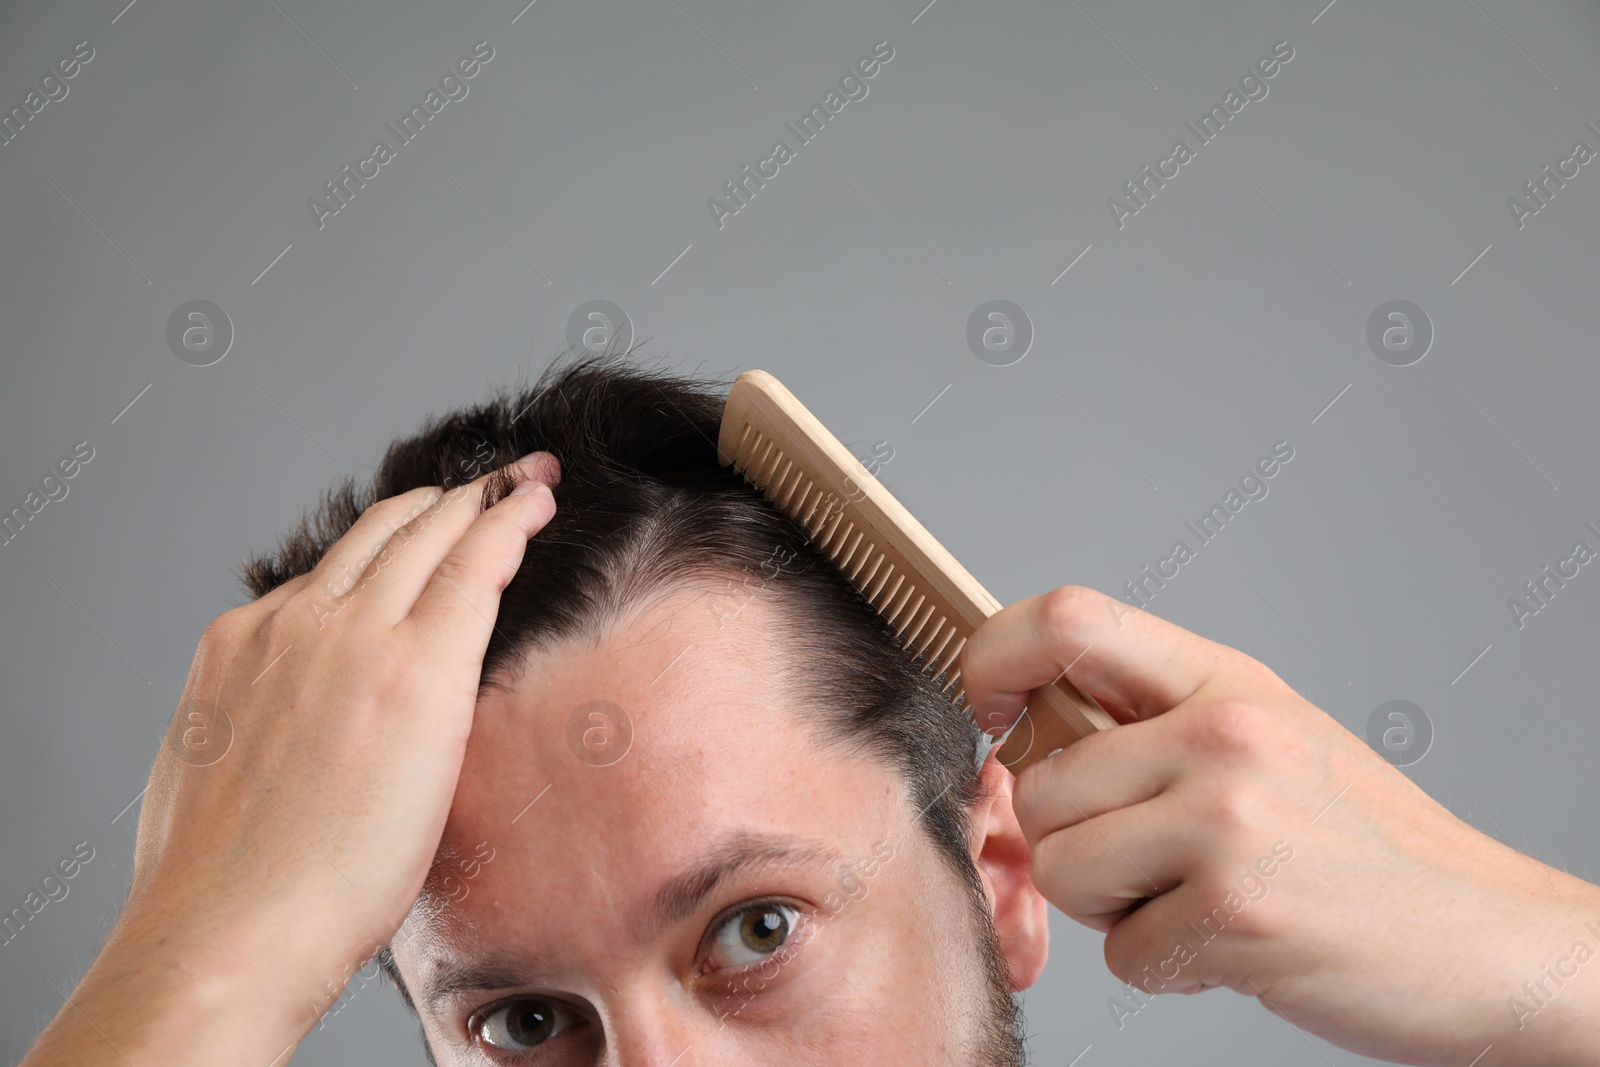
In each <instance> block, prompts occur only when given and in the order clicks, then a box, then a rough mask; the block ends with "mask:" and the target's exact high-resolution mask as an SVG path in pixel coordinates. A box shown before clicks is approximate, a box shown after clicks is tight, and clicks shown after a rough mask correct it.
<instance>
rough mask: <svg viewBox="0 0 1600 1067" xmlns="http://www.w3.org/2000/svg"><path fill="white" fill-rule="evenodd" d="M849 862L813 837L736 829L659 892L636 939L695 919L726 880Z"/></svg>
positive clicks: (648, 936) (653, 935) (639, 922)
mask: <svg viewBox="0 0 1600 1067" xmlns="http://www.w3.org/2000/svg"><path fill="white" fill-rule="evenodd" d="M847 863H848V861H847V860H846V859H845V857H844V855H843V853H841V852H840V851H839V850H838V849H836V848H834V847H832V846H830V845H827V844H824V843H823V842H821V841H816V840H814V839H811V838H804V837H792V836H789V835H784V834H769V833H758V832H755V831H751V830H740V831H735V832H734V833H732V834H729V835H728V836H726V837H724V838H723V839H722V840H721V841H718V842H715V843H713V844H712V845H711V847H710V848H708V849H707V850H706V852H705V853H704V854H703V855H702V857H701V858H700V859H699V860H698V861H696V862H695V863H694V864H693V866H691V867H689V868H688V869H686V870H685V871H684V872H683V873H681V874H678V875H675V876H674V877H672V878H671V879H670V880H668V881H667V883H666V884H665V885H663V886H662V887H661V888H660V889H658V890H657V891H656V894H655V899H654V900H653V901H652V902H651V905H650V907H649V909H648V910H646V912H645V913H644V914H643V915H641V916H640V918H639V921H638V922H637V923H636V924H635V928H636V936H638V937H639V939H640V940H642V941H648V940H651V939H652V938H654V937H656V936H658V935H659V933H660V932H661V930H663V929H664V928H666V927H668V926H670V925H672V924H673V923H676V922H681V921H683V920H684V919H686V918H688V917H689V916H690V915H693V914H694V913H695V912H696V911H697V910H699V908H700V906H701V905H702V904H703V903H704V902H705V900H706V898H707V897H709V896H710V895H711V894H712V893H714V892H716V891H717V889H718V888H719V887H720V886H721V885H722V884H723V883H724V882H727V881H729V880H730V879H733V878H748V877H749V876H750V874H751V872H753V871H756V870H760V869H761V868H764V867H809V866H820V865H827V866H830V867H837V868H841V869H842V868H844V867H845V866H846V865H847Z"/></svg>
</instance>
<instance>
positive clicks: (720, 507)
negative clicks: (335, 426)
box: [243, 354, 993, 1010]
mask: <svg viewBox="0 0 1600 1067" xmlns="http://www.w3.org/2000/svg"><path fill="white" fill-rule="evenodd" d="M726 393H727V386H726V384H724V383H720V382H715V381H705V380H694V379H688V378H683V377H680V376H676V375H673V374H670V373H666V372H662V371H659V370H647V369H645V368H643V367H641V366H640V365H638V364H637V363H635V362H632V361H631V360H630V359H629V358H628V357H627V356H619V355H614V354H606V355H601V356H597V357H581V358H577V359H571V360H565V361H560V360H558V361H557V362H556V363H555V364H554V365H552V366H551V367H550V369H548V370H547V371H546V372H545V373H544V374H543V375H541V376H540V378H539V379H538V380H537V381H536V382H534V383H533V384H532V385H529V386H524V387H522V388H519V389H507V390H500V391H498V392H496V393H495V394H494V395H493V396H491V398H490V399H489V400H488V401H487V402H485V403H482V404H479V405H477V406H474V407H470V408H466V409H463V410H459V411H455V412H451V413H449V414H447V415H445V416H444V417H442V418H435V419H432V420H430V421H429V422H428V423H427V424H426V425H425V426H424V427H423V429H422V431H421V432H420V433H418V434H416V435H415V436H412V437H405V438H401V439H400V440H397V441H395V442H394V443H393V444H392V445H390V446H389V449H388V451H387V453H386V454H385V455H384V457H383V461H382V462H381V463H380V464H379V466H378V470H377V473H376V475H375V477H374V478H373V479H372V481H371V482H370V484H368V485H367V486H366V487H364V488H357V486H356V485H355V483H354V482H352V481H349V480H347V481H346V482H345V483H344V484H343V485H340V486H339V487H337V488H336V489H334V490H332V491H330V492H328V493H326V494H325V495H324V496H323V499H322V500H321V502H320V503H319V505H318V506H317V507H315V508H314V509H313V510H312V511H311V512H309V513H308V514H307V515H306V516H305V517H304V518H303V520H302V521H301V522H300V524H299V525H298V526H297V527H296V528H294V529H293V530H292V531H291V532H290V533H289V534H288V535H287V536H285V537H284V538H283V539H282V541H281V542H280V543H279V545H278V547H277V549H276V550H275V551H272V552H270V553H265V554H255V555H252V556H251V557H250V559H249V560H248V561H247V562H246V564H245V566H244V568H243V579H244V582H245V585H246V586H247V587H248V589H249V590H250V592H251V593H252V594H253V595H254V596H257V597H259V596H262V595H263V594H265V593H266V592H268V591H269V590H271V589H273V588H274V587H276V586H278V585H280V584H281V583H283V582H285V581H288V580H289V579H290V578H293V577H295V576H297V575H300V574H304V573H306V572H308V571H310V570H312V569H313V568H314V567H315V566H316V565H317V562H318V561H319V560H320V559H321V558H322V556H323V554H324V553H325V552H326V551H327V550H328V549H329V548H330V547H331V546H332V545H333V543H334V542H335V541H337V540H338V539H339V538H340V537H341V536H343V534H344V533H345V532H346V531H347V530H349V529H350V527H351V525H352V524H353V523H354V522H355V521H356V518H357V517H358V516H359V515H360V514H361V512H362V511H363V510H364V509H365V508H366V507H367V506H368V505H370V504H372V503H373V502H375V501H378V500H382V499H385V498H388V497H392V496H397V495H399V494H401V493H404V492H407V491H408V490H411V489H416V488H418V487H421V486H434V485H437V486H445V487H450V486H453V485H459V484H462V483H464V482H466V481H469V480H471V478H473V477H476V476H477V475H479V474H482V473H486V472H487V471H488V470H490V469H492V468H495V467H499V466H501V465H504V464H507V463H511V462H514V461H515V460H517V459H519V458H520V457H522V456H524V455H526V454H528V453H530V452H536V451H545V452H550V453H552V454H554V455H555V457H556V458H557V459H558V460H559V461H560V463H561V480H560V484H559V485H557V486H555V487H554V490H553V492H554V495H555V500H556V511H555V516H554V518H552V519H551V520H550V522H549V524H548V525H546V526H545V527H544V528H543V529H542V530H540V531H539V532H538V533H537V534H535V535H534V536H533V538H532V539H531V540H530V541H529V542H528V547H527V554H526V555H525V556H524V557H523V561H522V565H521V568H520V569H519V570H518V572H517V574H516V576H515V577H514V578H513V579H512V580H511V583H510V584H509V585H508V586H507V588H506V590H505V592H504V594H503V595H502V597H501V600H500V612H499V618H498V620H497V622H496V626H495V630H494V635H493V637H492V638H491V639H490V642H489V647H488V652H487V654H486V656H485V659H484V667H483V676H482V683H483V685H484V686H486V687H487V686H491V685H494V684H495V679H496V677H497V676H498V677H502V678H503V677H507V676H511V677H514V676H515V675H516V674H517V673H518V664H519V661H520V659H521V657H523V656H524V655H526V653H527V652H528V651H530V650H532V649H535V648H543V647H548V646H549V645H550V644H552V643H554V642H556V641H559V640H561V639H564V638H572V637H577V636H581V635H586V634H592V633H595V632H597V631H599V630H601V629H602V628H604V627H605V626H607V625H608V624H610V623H612V622H615V621H617V620H618V619H620V618H622V617H623V616H624V615H625V614H626V613H628V612H631V611H632V610H634V609H637V608H639V607H642V606H645V605H647V604H648V603H650V602H651V601H652V599H653V598H656V597H660V596H661V595H663V594H665V593H668V592H671V591H673V590H675V589H679V588H682V587H683V586H684V585H685V583H688V582H690V581H692V580H694V579H701V578H704V579H711V580H713V581H716V580H721V579H723V578H726V577H734V578H738V577H740V576H741V575H749V576H752V578H754V576H756V575H759V578H754V580H755V581H756V583H757V584H758V585H759V586H760V587H761V588H762V591H763V592H762V595H763V596H767V595H768V594H769V593H770V601H771V603H773V604H774V606H775V616H776V618H777V620H778V623H777V624H778V626H779V627H780V628H781V631H780V632H781V636H782V637H783V638H784V640H785V643H786V647H787V649H788V654H787V655H786V656H785V657H784V659H785V661H786V662H784V663H782V664H780V665H779V667H778V672H779V674H780V675H781V677H780V681H781V682H783V683H784V684H785V685H786V686H787V687H789V689H790V691H791V692H793V693H795V694H796V695H797V696H798V697H799V698H800V700H801V706H802V707H803V708H805V709H806V712H807V713H808V714H810V715H811V716H813V725H814V726H815V727H816V728H817V731H818V732H819V734H820V736H821V737H823V738H826V739H829V740H830V741H836V742H837V743H838V744H839V745H840V746H841V747H842V748H844V749H847V750H850V751H856V752H865V753H867V754H869V755H871V756H872V757H874V758H877V759H879V760H881V761H882V762H883V763H884V764H886V765H888V766H890V767H892V768H894V769H895V770H896V771H898V772H899V774H900V775H901V776H902V778H903V779H904V781H905V783H906V786H907V791H908V794H909V796H908V800H909V802H910V803H911V805H912V806H913V810H915V811H917V812H919V813H920V814H919V816H918V818H919V820H920V822H921V824H922V826H923V828H924V829H925V831H926V832H927V833H928V835H929V837H930V838H931V840H932V842H933V844H934V845H935V846H936V849H937V850H938V852H939V853H940V854H942V856H943V857H944V858H945V860H946V861H947V862H948V863H949V865H950V867H951V869H952V870H953V871H954V872H955V874H956V875H957V876H958V878H960V880H961V881H962V882H964V883H965V885H966V887H967V888H968V889H969V890H971V891H973V892H975V893H976V894H977V900H979V901H982V899H983V891H982V883H981V880H980V879H979V877H978V874H977V871H976V868H975V867H974V865H973V863H972V860H971V857H970V855H969V852H968V832H969V823H968V819H967V809H968V808H969V807H970V806H971V805H973V804H974V803H976V802H977V800H978V799H979V797H980V796H981V795H982V792H983V788H982V784H981V781H980V778H979V775H978V772H977V768H976V764H975V757H976V752H977V745H978V743H979V740H980V734H979V731H978V729H977V727H976V726H975V725H974V724H973V723H972V722H971V720H970V719H969V718H968V717H967V716H966V715H964V714H962V713H961V712H960V711H958V710H957V709H956V708H955V707H953V706H952V705H951V703H950V701H949V699H948V698H947V697H945V696H943V695H941V693H940V692H939V684H940V683H939V680H936V679H931V678H929V677H927V676H925V675H924V674H923V673H922V672H921V671H920V670H919V669H918V667H917V665H915V664H914V663H912V662H911V660H910V658H909V657H908V656H907V654H906V653H904V652H903V651H901V649H900V648H899V646H898V644H897V643H896V641H895V639H894V635H893V632H892V631H891V630H890V628H889V627H888V625H887V624H886V622H885V621H884V620H883V618H881V617H880V616H879V615H878V613H877V612H876V611H875V610H874V609H873V607H872V605H871V604H870V603H869V602H868V601H867V600H866V598H865V597H864V596H862V595H861V593H860V592H859V591H857V590H856V588H855V587H854V586H853V585H851V583H850V581H849V579H848V578H846V577H845V576H844V575H843V574H842V573H841V572H840V571H839V570H838V568H837V567H835V566H834V565H833V563H832V562H831V561H830V560H829V559H828V558H827V557H826V556H825V555H824V554H823V553H822V552H821V551H820V550H819V549H817V548H816V547H815V546H814V545H812V544H811V542H810V540H809V539H808V537H807V535H806V532H805V530H804V529H803V528H802V527H801V526H799V525H798V524H797V523H795V522H794V521H793V520H791V519H789V518H788V517H787V516H785V515H784V514H783V513H782V512H781V511H779V510H778V509H777V508H776V507H775V506H774V505H772V504H771V503H769V502H768V501H767V500H766V499H765V498H764V497H762V496H761V494H760V493H759V492H757V491H756V490H755V489H753V488H751V487H750V486H749V485H748V484H746V483H745V481H744V480H743V478H742V477H741V476H740V475H739V474H738V473H737V472H735V471H734V470H733V469H731V468H728V467H724V466H722V465H721V464H720V463H719V462H718V460H717V446H716V441H717V435H718V431H719V428H720V426H721V422H722V408H723V403H724V399H725V397H726ZM507 488H508V486H507V483H506V481H504V480H491V483H490V486H489V488H488V489H487V490H486V492H485V504H486V505H487V504H490V503H492V502H493V500H495V499H498V497H499V496H500V495H502V494H503V493H504V492H505V491H506V489H507ZM774 560H787V562H785V563H783V564H782V565H776V566H775V565H774V564H773V562H772V561H774ZM763 583H764V584H763ZM752 730H753V731H755V732H757V733H759V732H760V724H758V723H752ZM984 925H985V926H986V927H988V935H987V936H989V937H991V938H992V937H993V929H992V925H991V924H990V923H989V922H988V921H987V919H985V922H984ZM383 962H384V967H385V970H386V971H387V972H388V973H389V976H390V977H391V979H393V980H394V981H395V985H396V987H397V988H399V989H400V991H401V994H402V996H403V997H404V998H405V1000H406V1003H407V1005H408V1006H411V1007H412V1009H413V1010H415V1005H413V1004H412V1002H411V998H410V996H409V994H408V993H407V991H406V989H405V986H404V983H403V982H401V981H400V976H399V974H398V973H397V971H396V970H395V968H394V963H393V958H392V956H391V955H390V954H389V953H388V951H387V950H385V952H384V954H383Z"/></svg>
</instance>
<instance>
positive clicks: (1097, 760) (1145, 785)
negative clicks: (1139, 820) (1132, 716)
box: [1011, 718, 1185, 842]
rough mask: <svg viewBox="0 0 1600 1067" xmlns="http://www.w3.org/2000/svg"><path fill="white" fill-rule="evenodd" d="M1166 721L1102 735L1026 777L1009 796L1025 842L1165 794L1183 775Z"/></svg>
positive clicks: (1044, 763)
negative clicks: (1025, 839)
mask: <svg viewBox="0 0 1600 1067" xmlns="http://www.w3.org/2000/svg"><path fill="white" fill-rule="evenodd" d="M1173 733H1174V729H1173V725H1172V722H1171V721H1169V720H1166V719H1164V718H1157V719H1153V720H1151V721H1149V722H1136V723H1129V724H1127V725H1125V726H1121V727H1118V728H1117V729H1115V730H1102V731H1100V732H1099V733H1097V734H1093V735H1091V736H1089V737H1085V738H1083V739H1082V740H1081V741H1078V742H1077V743H1075V744H1073V745H1069V746H1068V747H1067V748H1065V749H1063V750H1062V751H1060V752H1058V753H1056V754H1055V755H1054V756H1051V757H1050V758H1049V759H1046V760H1042V761H1040V762H1039V763H1036V764H1034V765H1033V766H1032V767H1029V768H1028V769H1027V770H1026V771H1024V772H1023V773H1022V774H1021V775H1020V776H1019V777H1018V778H1017V782H1016V785H1015V787H1014V788H1013V790H1012V794H1011V803H1012V808H1013V810H1015V811H1016V814H1017V822H1018V824H1019V825H1020V826H1021V827H1022V833H1023V836H1024V837H1026V838H1027V839H1028V841H1029V842H1034V841H1038V840H1040V839H1042V838H1043V837H1044V836H1045V835H1046V834H1049V833H1051V832H1053V831H1056V830H1060V829H1063V828H1065V827H1068V826H1075V825H1077V824H1078V823H1080V822H1083V821H1084V820H1086V819H1093V818H1095V817H1097V816H1100V815H1105V814H1107V813H1108V812H1114V811H1117V810H1119V809H1123V808H1131V807H1133V806H1134V805H1136V804H1143V803H1144V802H1146V801H1148V800H1152V799H1154V798H1155V797H1157V796H1159V795H1161V794H1162V793H1163V792H1165V791H1166V790H1167V789H1168V788H1169V787H1170V786H1171V785H1172V784H1173V783H1174V782H1176V781H1177V780H1178V777H1179V775H1180V774H1182V772H1183V769H1184V766H1185V764H1184V755H1183V749H1182V748H1181V747H1180V746H1179V745H1178V744H1177V743H1176V742H1175V740H1174V738H1173V736H1172V735H1173Z"/></svg>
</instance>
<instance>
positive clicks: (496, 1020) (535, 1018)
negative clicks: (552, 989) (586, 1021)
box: [476, 997, 582, 1052]
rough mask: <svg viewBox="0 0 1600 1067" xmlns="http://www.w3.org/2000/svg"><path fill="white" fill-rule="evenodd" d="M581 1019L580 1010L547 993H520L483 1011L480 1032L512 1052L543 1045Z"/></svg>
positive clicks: (487, 1041)
mask: <svg viewBox="0 0 1600 1067" xmlns="http://www.w3.org/2000/svg"><path fill="white" fill-rule="evenodd" d="M581 1021H582V1018H581V1017H580V1016H579V1015H578V1013H577V1012H575V1011H573V1010H572V1009H571V1008H568V1007H566V1006H565V1005H563V1004H562V1003H560V1002H559V1001H555V1000H551V999H549V998H548V997H518V998H516V999H515V1000H509V1001H507V1002H506V1003H504V1004H501V1005H500V1006H499V1007H497V1008H494V1009H492V1010H491V1011H490V1012H489V1013H488V1014H486V1015H484V1017H483V1021H482V1022H480V1023H479V1024H478V1025H477V1027H476V1030H477V1036H478V1039H479V1040H480V1041H482V1042H483V1043H484V1044H486V1045H489V1046H491V1047H493V1048H498V1049H505V1050H507V1051H510V1052H526V1051H527V1050H528V1049H531V1048H534V1047H535V1046H537V1045H542V1044H544V1043H545V1042H546V1041H549V1040H550V1039H551V1038H552V1037H555V1036H556V1035H557V1034H559V1033H560V1032H561V1031H563V1030H565V1029H567V1028H568V1027H569V1026H572V1025H574V1024H575V1023H579V1022H581Z"/></svg>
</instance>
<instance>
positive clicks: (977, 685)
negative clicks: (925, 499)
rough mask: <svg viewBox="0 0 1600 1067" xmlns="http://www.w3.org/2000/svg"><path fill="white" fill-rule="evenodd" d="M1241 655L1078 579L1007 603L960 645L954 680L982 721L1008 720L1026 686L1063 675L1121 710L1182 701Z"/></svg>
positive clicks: (1130, 714)
mask: <svg viewBox="0 0 1600 1067" xmlns="http://www.w3.org/2000/svg"><path fill="white" fill-rule="evenodd" d="M1240 655H1242V654H1241V653H1238V652H1236V651H1234V650H1233V649H1231V648H1228V647H1227V646H1226V645H1221V644H1218V643H1216V642H1215V641H1208V640H1207V639H1205V638H1203V637H1201V636H1200V635H1199V634H1194V633H1190V632H1189V631H1188V630H1185V629H1183V628H1182V627H1181V626H1175V625H1173V624H1172V623H1170V622H1167V621H1165V620H1164V619H1160V618H1157V617H1156V616H1154V615H1151V614H1150V613H1149V612H1145V611H1139V610H1137V609H1135V608H1132V607H1130V606H1128V605H1127V604H1124V603H1123V602H1121V601H1119V600H1114V599H1112V598H1111V597H1108V596H1106V595H1105V594H1104V593H1099V592H1096V591H1095V590H1093V589H1087V588H1084V587H1083V586H1071V585H1069V586H1063V587H1061V588H1060V589H1055V590H1052V591H1051V592H1049V593H1045V594H1043V595H1041V596H1036V597H1030V598H1028V599H1027V600H1021V601H1018V602H1017V603H1015V604H1011V605H1008V606H1006V607H1004V608H1002V609H1001V610H1000V611H998V612H996V613H995V614H994V615H992V616H991V617H990V618H988V619H986V620H985V621H984V622H983V623H982V624H981V625H980V626H979V627H978V628H977V630H976V631H974V633H973V635H972V637H971V638H969V639H968V641H967V643H966V646H965V647H964V648H963V649H962V650H961V683H962V685H963V686H964V687H965V688H966V698H967V700H968V701H969V702H971V704H972V705H973V707H974V708H975V709H976V711H977V714H978V721H979V722H981V723H983V724H984V725H985V727H986V728H987V727H992V726H995V725H997V724H1004V723H1010V722H1015V721H1016V718H1017V716H1018V715H1019V714H1020V713H1021V710H1022V706H1023V705H1024V704H1025V703H1026V702H1027V695H1028V693H1029V692H1030V691H1031V690H1033V689H1035V688H1037V687H1039V686H1041V685H1046V684H1048V683H1050V682H1052V681H1054V680H1055V679H1056V678H1058V677H1060V676H1061V675H1062V674H1063V673H1065V674H1066V676H1067V678H1068V680H1070V681H1071V682H1072V684H1073V685H1075V686H1077V687H1078V688H1079V689H1080V690H1082V691H1083V692H1084V693H1085V694H1086V695H1088V696H1090V697H1092V698H1093V699H1095V700H1097V701H1099V702H1101V703H1102V704H1104V705H1106V707H1107V710H1109V711H1112V712H1113V714H1115V713H1116V711H1117V710H1118V709H1126V713H1127V714H1126V715H1125V717H1126V718H1149V717H1151V716H1153V715H1159V714H1160V713H1162V712H1164V711H1167V710H1168V709H1170V708H1172V707H1175V706H1176V705H1177V704H1179V703H1181V702H1182V701H1184V700H1186V699H1188V698H1189V697H1190V696H1192V695H1193V694H1194V693H1195V691H1196V690H1198V689H1199V688H1200V687H1201V686H1202V685H1204V684H1205V683H1206V682H1207V681H1208V680H1209V679H1210V678H1211V677H1213V676H1214V674H1215V673H1216V672H1217V670H1218V669H1219V667H1220V666H1221V664H1222V663H1223V662H1224V661H1225V660H1227V659H1228V658H1229V657H1237V656H1240Z"/></svg>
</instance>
